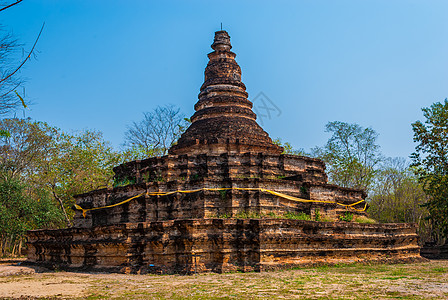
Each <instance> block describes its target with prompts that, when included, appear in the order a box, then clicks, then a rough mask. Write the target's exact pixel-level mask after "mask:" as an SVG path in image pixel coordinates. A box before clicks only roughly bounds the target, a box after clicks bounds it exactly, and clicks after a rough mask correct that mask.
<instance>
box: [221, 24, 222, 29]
mask: <svg viewBox="0 0 448 300" xmlns="http://www.w3.org/2000/svg"><path fill="white" fill-rule="evenodd" d="M221 31H222V22H221Z"/></svg>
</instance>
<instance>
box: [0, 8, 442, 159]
mask: <svg viewBox="0 0 448 300" xmlns="http://www.w3.org/2000/svg"><path fill="white" fill-rule="evenodd" d="M447 13H448V1H431V0H421V1H413V0H394V1H391V0H374V1H373V0H372V1H369V0H363V1H360V0H352V1H339V0H338V1H335V0H327V1H323V0H322V1H319V0H309V1H118V0H117V1H106V0H103V1H94V0H89V1H82V0H76V1H71V0H64V1H60V0H53V1H45V0H39V1H37V0H25V1H23V2H22V3H21V4H20V5H18V6H16V7H14V8H11V9H9V10H7V11H5V12H3V13H2V14H1V15H0V22H1V23H2V24H4V25H6V26H7V28H9V29H10V30H12V31H13V32H14V34H15V35H16V36H17V37H19V38H20V40H21V41H22V42H24V43H26V47H25V48H26V49H29V48H30V47H31V45H32V43H33V41H34V38H35V36H36V35H37V32H38V31H39V29H40V26H41V24H42V23H43V22H44V21H45V22H46V25H45V30H44V32H43V34H42V37H41V40H40V41H39V44H38V50H39V51H40V53H39V55H38V60H33V61H31V62H30V63H28V64H27V65H26V68H25V69H24V70H23V71H22V75H23V76H26V77H27V78H28V83H27V84H26V97H27V100H28V101H30V100H31V101H33V102H34V103H35V104H34V105H33V106H32V108H31V110H30V111H28V112H27V116H30V117H31V118H33V119H36V120H42V121H46V122H48V123H49V124H51V125H54V126H58V127H60V128H62V129H64V130H76V129H84V128H92V129H97V130H100V131H102V132H103V133H104V136H105V138H106V139H107V140H109V141H111V142H112V144H113V145H114V146H115V147H117V148H118V147H119V146H120V144H121V143H122V142H123V136H124V132H125V130H126V126H127V125H129V124H130V123H131V122H132V121H133V120H136V121H137V120H139V119H141V118H142V112H144V111H150V110H152V109H154V108H155V107H156V106H157V105H160V104H165V103H171V104H174V105H177V106H178V107H180V108H181V110H182V111H183V112H184V113H185V114H186V115H187V116H190V115H192V114H193V112H194V111H193V105H194V103H195V102H196V101H197V95H198V93H199V87H200V86H201V84H202V82H203V72H204V68H205V66H206V64H207V61H208V59H207V53H209V52H211V51H212V50H211V49H210V45H211V43H212V40H213V35H214V32H215V31H216V30H219V28H220V23H221V22H222V23H223V28H224V29H225V30H227V31H228V32H229V34H230V36H231V42H232V45H233V51H234V52H235V53H236V54H237V57H236V59H237V62H238V63H239V64H240V66H241V68H242V70H243V78H242V79H243V82H244V83H245V84H246V86H247V89H248V92H249V99H251V97H255V96H256V95H257V94H258V93H259V92H263V93H264V94H265V95H266V96H267V97H269V99H270V100H271V101H272V102H273V103H275V105H276V106H277V107H278V108H279V109H280V110H281V115H280V116H273V117H272V118H271V119H266V118H265V119H264V120H263V127H264V129H265V130H266V131H268V132H269V134H270V135H271V137H273V138H276V137H280V138H282V139H283V141H289V142H291V144H292V145H293V146H294V147H296V148H304V149H305V150H309V148H310V147H313V146H316V145H323V144H324V143H325V142H326V140H327V139H328V137H329V134H328V133H325V132H324V129H325V124H326V123H327V122H329V121H335V120H337V121H344V122H350V123H358V124H360V125H362V126H365V127H367V126H370V127H372V128H373V129H374V130H376V131H377V132H378V133H379V135H380V137H379V140H378V142H379V144H380V145H381V148H382V151H383V153H384V154H385V155H387V156H402V157H408V156H409V154H410V153H411V152H412V151H413V150H414V144H413V142H412V130H411V125H410V124H411V123H412V122H414V121H416V120H418V119H422V113H421V108H422V107H427V106H429V105H431V104H432V103H433V102H438V101H442V100H443V99H445V98H446V97H448V21H447V18H446V16H447ZM255 105H257V103H255Z"/></svg>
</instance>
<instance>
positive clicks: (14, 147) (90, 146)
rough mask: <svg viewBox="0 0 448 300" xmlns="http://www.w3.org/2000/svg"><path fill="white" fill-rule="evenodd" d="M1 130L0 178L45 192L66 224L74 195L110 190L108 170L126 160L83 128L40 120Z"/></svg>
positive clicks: (6, 123)
mask: <svg viewBox="0 0 448 300" xmlns="http://www.w3.org/2000/svg"><path fill="white" fill-rule="evenodd" d="M0 129H2V130H7V131H8V132H9V136H6V137H2V138H1V139H0V154H1V156H0V164H1V166H2V169H3V172H0V176H1V175H2V174H3V176H4V177H5V178H6V177H11V178H14V179H17V180H19V181H21V182H24V183H26V184H27V188H28V189H29V190H30V191H34V190H45V191H47V192H48V193H49V194H50V195H51V196H52V197H53V198H54V200H56V201H57V203H59V206H60V208H61V211H62V212H63V214H64V216H65V220H66V223H67V225H70V224H71V222H70V220H71V218H72V217H73V212H72V211H71V210H69V209H68V208H69V207H71V206H72V205H73V204H74V198H73V196H74V195H75V194H80V193H85V192H88V191H90V190H94V189H98V188H101V187H106V186H112V182H113V180H112V179H113V171H112V167H113V166H115V165H117V164H119V163H121V162H123V160H124V156H123V155H122V154H121V153H118V152H116V151H114V150H113V149H112V147H111V146H110V144H109V143H108V142H106V141H104V139H103V137H102V134H101V133H100V132H96V131H89V130H85V131H82V132H80V133H72V134H68V133H64V132H62V131H61V130H60V129H58V128H55V127H51V126H49V125H48V124H46V123H44V122H34V121H31V120H30V119H25V120H21V119H5V120H2V121H0Z"/></svg>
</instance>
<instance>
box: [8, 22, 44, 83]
mask: <svg viewBox="0 0 448 300" xmlns="http://www.w3.org/2000/svg"><path fill="white" fill-rule="evenodd" d="M44 26H45V22H44V23H43V24H42V27H41V29H40V31H39V34H38V35H37V38H36V41H35V42H34V45H33V47H32V48H31V50H30V52H29V53H28V55H27V57H26V58H25V59H24V60H23V61H22V63H21V64H20V65H19V66H18V67H17V68H16V69H15V70H14V71H13V72H12V73H10V74H9V75H8V76H6V77H5V78H3V79H1V80H0V83H2V82H3V81H5V80H6V79H8V78H10V77H11V76H13V75H14V74H15V73H17V71H19V70H20V68H22V66H23V65H24V64H25V63H26V62H27V60H28V59H30V57H31V54H32V53H33V51H34V48H35V47H36V45H37V42H38V41H39V38H40V35H41V34H42V30H44Z"/></svg>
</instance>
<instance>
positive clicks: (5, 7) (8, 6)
mask: <svg viewBox="0 0 448 300" xmlns="http://www.w3.org/2000/svg"><path fill="white" fill-rule="evenodd" d="M22 1H23V0H17V1H16V2H14V3H11V4H9V5H6V6H4V7H2V8H0V11H4V10H5V9H8V8H10V7H12V6H14V5H17V4H19V3H20V2H22Z"/></svg>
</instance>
